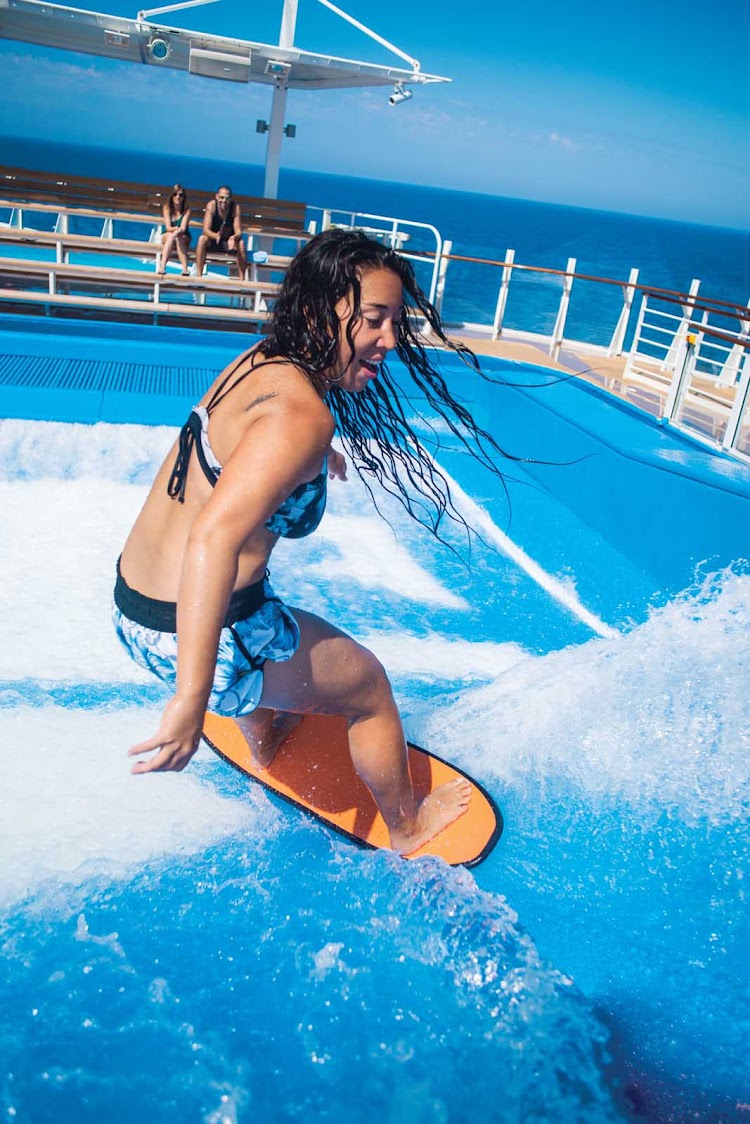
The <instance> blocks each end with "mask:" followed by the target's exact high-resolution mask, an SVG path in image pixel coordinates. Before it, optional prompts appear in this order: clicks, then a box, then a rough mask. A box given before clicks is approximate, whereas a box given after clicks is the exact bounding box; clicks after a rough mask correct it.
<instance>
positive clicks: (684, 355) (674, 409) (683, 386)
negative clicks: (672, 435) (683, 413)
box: [664, 332, 697, 422]
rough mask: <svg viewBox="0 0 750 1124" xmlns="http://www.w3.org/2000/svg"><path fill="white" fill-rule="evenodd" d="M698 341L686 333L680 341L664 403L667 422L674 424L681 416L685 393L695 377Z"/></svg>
mask: <svg viewBox="0 0 750 1124" xmlns="http://www.w3.org/2000/svg"><path fill="white" fill-rule="evenodd" d="M696 339H697V336H695V335H694V334H693V333H692V332H686V333H685V334H684V336H683V338H682V340H681V341H680V349H679V351H678V352H677V354H676V356H675V365H674V375H673V377H672V381H671V383H670V384H669V390H668V392H667V400H666V402H665V403H664V417H665V418H666V419H667V421H671V422H673V421H674V420H675V419H676V417H677V415H678V414H679V412H680V410H681V408H682V402H683V399H684V397H685V392H686V391H687V388H688V386H689V385H690V380H691V378H692V377H693V370H694V368H695V342H696Z"/></svg>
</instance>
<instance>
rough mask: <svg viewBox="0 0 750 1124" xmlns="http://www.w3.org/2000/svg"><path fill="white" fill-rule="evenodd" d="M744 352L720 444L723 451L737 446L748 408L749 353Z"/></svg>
mask: <svg viewBox="0 0 750 1124" xmlns="http://www.w3.org/2000/svg"><path fill="white" fill-rule="evenodd" d="M744 350H745V359H744V362H743V364H742V371H741V374H740V381H739V383H738V384H737V388H736V390H735V392H734V402H733V403H732V409H731V412H730V414H729V420H728V421H727V428H726V430H725V431H724V439H723V440H722V442H721V444H722V447H723V448H724V449H733V448H734V447H735V445H736V444H737V441H738V440H739V436H740V430H741V429H742V421H743V419H744V416H745V413H746V412H747V410H748V407H750V351H747V350H746V349H744Z"/></svg>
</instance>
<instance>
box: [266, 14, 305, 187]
mask: <svg viewBox="0 0 750 1124" xmlns="http://www.w3.org/2000/svg"><path fill="white" fill-rule="evenodd" d="M297 3H298V0H284V9H283V11H282V13H281V30H280V32H279V46H280V47H284V48H289V47H293V46H294V32H295V28H296V26H297ZM288 91H289V87H288V85H287V82H286V79H285V78H280V79H279V80H278V81H277V83H276V87H275V89H274V91H273V100H272V102H271V120H270V122H269V125H268V142H267V144H266V175H265V180H264V184H263V194H264V195H265V197H266V199H278V197H279V164H280V163H281V141H282V138H283V135H284V115H285V113H286V97H287V93H288Z"/></svg>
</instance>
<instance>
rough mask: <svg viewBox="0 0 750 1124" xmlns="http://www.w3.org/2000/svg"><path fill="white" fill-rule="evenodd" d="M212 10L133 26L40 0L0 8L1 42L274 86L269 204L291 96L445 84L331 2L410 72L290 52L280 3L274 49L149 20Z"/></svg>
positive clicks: (2, 3) (288, 13)
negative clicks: (293, 93) (301, 92)
mask: <svg viewBox="0 0 750 1124" xmlns="http://www.w3.org/2000/svg"><path fill="white" fill-rule="evenodd" d="M211 2H213V0H185V2H184V3H176V4H170V5H168V6H167V7H163V8H154V9H152V10H151V11H143V12H139V13H138V15H137V16H136V18H135V19H126V18H123V17H121V16H110V15H106V14H103V13H101V12H90V11H85V10H83V9H80V8H68V7H64V6H63V5H60V4H49V3H46V0H0V38H4V39H14V40H20V41H23V42H27V43H36V44H39V45H41V46H45V47H58V48H61V49H63V50H69V51H77V52H81V53H83V54H91V55H103V56H105V57H107V58H114V59H120V60H121V61H126V62H133V63H140V64H143V65H146V66H156V67H171V68H173V69H177V70H186V71H188V72H189V73H190V74H198V75H202V76H203V77H207V78H218V79H223V80H225V81H230V82H241V83H249V82H260V83H262V84H264V85H268V86H273V87H274V94H273V103H272V108H271V120H270V123H269V125H268V130H267V131H268V143H267V148H266V169H265V172H266V174H265V184H264V195H266V196H268V197H269V198H276V196H277V193H278V178H279V162H280V155H281V141H282V136H283V133H284V113H285V109H286V99H287V92H288V91H289V90H290V89H295V90H328V89H343V88H351V87H357V86H386V87H387V86H393V87H394V92H393V94H392V95H391V98H390V100H391V104H393V105H395V104H397V103H398V102H399V101H403V100H405V99H406V98H408V97H409V96H410V95H411V91H410V90H409V89H408V86H409V85H413V84H416V85H421V84H425V83H429V82H449V81H450V79H449V78H442V77H439V76H438V75H433V74H424V73H423V72H422V69H421V67H420V64H419V62H418V61H417V60H416V59H414V58H411V57H410V56H409V55H407V54H405V53H404V52H403V51H401V50H399V48H398V47H395V46H394V45H393V44H392V43H389V42H388V40H386V39H383V38H382V37H381V36H380V35H378V34H377V33H375V32H374V31H371V30H370V29H369V28H367V27H365V26H364V24H361V23H359V22H358V21H357V20H355V19H354V18H353V17H351V16H349V15H347V13H346V12H344V11H342V10H341V9H340V8H337V7H336V6H335V5H334V4H332V3H331V2H330V0H318V3H321V4H323V5H324V6H325V7H326V8H328V9H330V10H331V11H333V12H334V13H335V14H336V15H338V16H340V17H341V18H342V19H345V20H346V21H347V22H349V23H351V24H352V25H353V26H355V27H356V28H358V29H359V30H360V31H362V32H364V34H365V35H368V36H369V37H370V38H371V39H374V40H375V41H376V42H378V43H380V44H381V45H382V46H384V47H386V48H387V49H388V50H390V51H391V52H392V53H394V54H396V55H397V56H399V57H400V58H401V59H403V60H404V61H405V62H406V63H408V64H409V66H408V69H405V68H403V67H392V66H379V65H375V64H372V63H367V62H359V61H357V60H355V59H343V58H337V57H335V56H332V55H321V54H317V53H313V52H311V51H305V50H302V49H301V48H299V47H296V46H295V45H294V32H295V26H296V22H297V3H298V0H284V7H283V12H282V18H281V31H280V35H279V42H278V43H277V44H270V43H254V42H250V41H247V40H243V39H229V38H226V37H224V36H219V35H208V34H205V33H203V32H198V31H189V30H187V29H185V28H178V27H171V26H167V25H165V24H161V23H154V22H152V20H153V17H154V16H157V15H163V14H165V13H166V12H171V11H176V10H178V9H182V8H188V7H194V6H196V5H197V4H204V3H211Z"/></svg>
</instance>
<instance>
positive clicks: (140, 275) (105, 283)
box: [0, 257, 279, 298]
mask: <svg viewBox="0 0 750 1124" xmlns="http://www.w3.org/2000/svg"><path fill="white" fill-rule="evenodd" d="M19 277H20V278H43V279H46V280H47V282H48V285H49V287H50V291H54V288H55V286H56V284H57V282H58V281H62V282H64V283H66V284H71V285H72V284H80V285H84V286H90V287H92V288H106V289H113V288H117V289H122V290H127V289H137V290H152V291H156V292H157V293H158V292H159V291H160V290H164V289H174V290H176V291H178V292H179V291H182V292H185V293H195V294H197V295H201V294H213V295H217V296H221V295H223V296H228V297H256V296H258V297H265V298H269V297H273V296H274V295H275V294H276V293H277V292H278V288H279V286H278V285H277V284H275V283H274V282H272V281H245V280H239V279H238V278H235V277H212V276H205V277H182V276H181V275H180V274H164V275H157V274H154V273H151V272H150V271H142V270H135V269H112V268H109V269H101V268H100V267H99V266H92V265H76V264H70V263H68V262H56V261H43V260H41V259H39V258H7V257H0V281H3V282H11V283H12V282H13V280H14V279H15V278H19Z"/></svg>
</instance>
